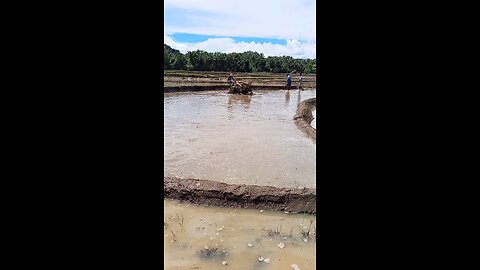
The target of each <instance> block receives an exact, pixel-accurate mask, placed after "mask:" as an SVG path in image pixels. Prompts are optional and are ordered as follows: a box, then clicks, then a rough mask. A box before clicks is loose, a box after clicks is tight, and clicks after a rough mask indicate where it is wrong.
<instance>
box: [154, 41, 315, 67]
mask: <svg viewBox="0 0 480 270" xmlns="http://www.w3.org/2000/svg"><path fill="white" fill-rule="evenodd" d="M163 56H164V62H163V68H164V69H165V70H195V71H226V72H229V71H233V72H272V73H288V72H293V71H296V72H303V73H316V68H317V66H316V61H315V59H313V60H312V59H294V58H293V57H291V56H269V57H264V55H263V54H261V53H257V52H251V51H249V52H243V53H219V52H215V53H209V52H205V51H200V50H197V51H191V52H188V53H186V54H182V53H180V51H178V50H175V49H173V48H171V47H169V46H168V45H166V44H164V45H163Z"/></svg>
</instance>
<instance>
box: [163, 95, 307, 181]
mask: <svg viewBox="0 0 480 270" xmlns="http://www.w3.org/2000/svg"><path fill="white" fill-rule="evenodd" d="M257 93H258V94H256V95H253V96H233V95H226V94H225V93H218V92H202V93H172V94H165V95H164V100H165V102H164V112H165V118H164V120H165V121H164V160H165V162H164V174H165V175H171V176H178V177H182V178H186V177H190V178H201V179H209V180H216V181H222V182H227V183H243V184H263V185H275V186H282V187H297V186H298V187H304V186H306V187H315V172H316V168H315V162H316V154H315V152H316V145H315V144H314V143H313V142H312V141H310V140H309V139H308V138H306V137H304V135H303V134H302V132H301V131H300V130H298V129H297V128H296V126H295V124H294V123H293V120H292V118H293V116H294V114H295V112H296V108H297V104H298V103H299V101H301V100H304V99H308V98H311V97H315V96H316V91H315V90H305V91H302V92H298V91H293V90H291V91H290V94H289V95H286V91H279V90H277V91H257ZM313 125H315V120H314V121H313V122H312V126H313ZM314 127H315V126H314Z"/></svg>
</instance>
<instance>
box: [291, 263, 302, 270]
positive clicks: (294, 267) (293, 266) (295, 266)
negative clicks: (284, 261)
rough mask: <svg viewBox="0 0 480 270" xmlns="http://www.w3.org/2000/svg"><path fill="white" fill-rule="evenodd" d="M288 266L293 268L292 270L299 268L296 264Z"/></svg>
mask: <svg viewBox="0 0 480 270" xmlns="http://www.w3.org/2000/svg"><path fill="white" fill-rule="evenodd" d="M290 266H291V267H292V268H293V270H300V267H298V264H292V265H290Z"/></svg>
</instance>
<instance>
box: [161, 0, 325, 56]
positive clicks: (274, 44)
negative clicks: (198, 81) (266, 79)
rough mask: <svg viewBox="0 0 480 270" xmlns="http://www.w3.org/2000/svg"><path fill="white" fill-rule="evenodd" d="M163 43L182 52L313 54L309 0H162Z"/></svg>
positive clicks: (311, 3)
mask: <svg viewBox="0 0 480 270" xmlns="http://www.w3.org/2000/svg"><path fill="white" fill-rule="evenodd" d="M164 5H165V9H164V10H165V23H164V39H165V43H166V44H167V45H169V46H171V47H173V48H175V49H178V50H180V51H181V52H183V53H185V52H187V51H191V50H197V49H200V50H205V51H210V52H215V51H219V52H242V51H249V50H250V51H257V52H260V53H263V54H264V55H266V56H271V55H272V56H273V55H275V56H281V55H290V56H293V57H295V58H316V51H315V48H316V33H315V20H316V19H315V0H290V1H288V0H165V1H164Z"/></svg>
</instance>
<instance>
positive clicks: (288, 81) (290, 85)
mask: <svg viewBox="0 0 480 270" xmlns="http://www.w3.org/2000/svg"><path fill="white" fill-rule="evenodd" d="M291 87H292V76H290V73H288V74H287V90H290V88H291Z"/></svg>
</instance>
